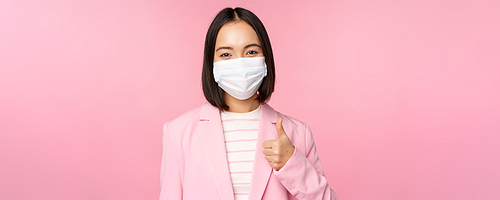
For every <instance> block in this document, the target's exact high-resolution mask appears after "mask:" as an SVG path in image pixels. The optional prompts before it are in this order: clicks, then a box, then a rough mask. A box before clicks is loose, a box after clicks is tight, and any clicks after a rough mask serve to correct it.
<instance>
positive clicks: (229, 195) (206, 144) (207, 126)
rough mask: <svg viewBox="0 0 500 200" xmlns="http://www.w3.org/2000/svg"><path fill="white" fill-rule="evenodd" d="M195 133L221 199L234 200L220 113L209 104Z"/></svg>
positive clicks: (203, 111)
mask: <svg viewBox="0 0 500 200" xmlns="http://www.w3.org/2000/svg"><path fill="white" fill-rule="evenodd" d="M197 132H198V134H199V138H200V143H201V146H202V149H203V151H204V152H205V157H206V158H207V162H208V166H209V168H210V172H211V173H212V177H213V179H214V182H215V186H216V188H217V191H218V192H219V195H220V197H221V199H223V200H234V194H233V187H232V184H231V177H230V176H229V166H228V164H227V155H226V145H225V143H224V135H223V133H222V123H221V119H220V112H219V109H218V108H217V107H214V106H212V105H210V104H209V103H206V104H205V105H204V106H203V107H202V110H201V114H200V125H199V126H198V129H197Z"/></svg>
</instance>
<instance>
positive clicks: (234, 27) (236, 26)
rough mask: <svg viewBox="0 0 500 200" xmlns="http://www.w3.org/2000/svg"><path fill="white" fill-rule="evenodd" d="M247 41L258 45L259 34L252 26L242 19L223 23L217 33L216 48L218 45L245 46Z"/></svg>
mask: <svg viewBox="0 0 500 200" xmlns="http://www.w3.org/2000/svg"><path fill="white" fill-rule="evenodd" d="M249 43H257V44H259V45H260V41H259V36H257V33H256V32H255V30H253V28H252V27H251V26H250V25H249V24H247V23H246V22H244V21H237V22H229V23H226V24H224V25H223V26H222V27H221V28H220V30H219V33H218V34H217V39H216V42H215V46H216V48H217V47H219V46H234V47H239V46H245V45H247V44H249Z"/></svg>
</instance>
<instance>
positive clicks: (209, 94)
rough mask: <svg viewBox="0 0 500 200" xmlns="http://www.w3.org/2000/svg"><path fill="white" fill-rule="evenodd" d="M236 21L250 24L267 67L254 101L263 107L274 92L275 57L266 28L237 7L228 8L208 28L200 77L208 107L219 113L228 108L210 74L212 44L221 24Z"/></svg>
mask: <svg viewBox="0 0 500 200" xmlns="http://www.w3.org/2000/svg"><path fill="white" fill-rule="evenodd" d="M239 20H243V21H244V22H246V23H247V24H249V25H250V26H251V27H252V28H253V29H254V30H255V32H256V33H257V36H258V37H259V40H260V45H261V49H262V53H263V54H264V57H265V61H266V65H267V76H265V77H264V79H263V80H262V84H261V85H260V87H259V89H258V95H257V100H258V101H259V103H266V102H267V101H268V100H269V99H270V98H271V94H272V93H273V91H274V82H275V72H274V57H273V50H272V48H271V42H270V41H269V36H268V35H267V31H266V28H264V25H263V24H262V22H261V21H260V19H259V18H258V17H257V16H256V15H255V14H253V13H252V12H251V11H249V10H247V9H244V8H240V7H236V8H234V9H232V8H229V7H228V8H224V9H223V10H221V11H220V12H219V13H218V14H217V16H215V18H214V20H213V21H212V23H211V24H210V27H209V28H208V31H207V36H206V38H205V50H204V56H203V70H202V73H201V74H202V75H201V80H202V86H203V93H204V94H205V98H206V99H207V101H208V102H209V103H210V104H212V105H213V106H215V107H217V108H219V110H229V106H228V105H227V104H226V101H225V100H224V90H222V88H220V87H219V86H218V85H217V83H216V82H215V78H214V74H213V67H214V66H213V63H214V53H215V52H214V51H215V42H216V39H217V34H218V33H219V30H220V28H221V27H222V26H223V25H224V24H226V23H228V22H233V21H239Z"/></svg>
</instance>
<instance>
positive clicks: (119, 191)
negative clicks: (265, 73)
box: [0, 0, 500, 200]
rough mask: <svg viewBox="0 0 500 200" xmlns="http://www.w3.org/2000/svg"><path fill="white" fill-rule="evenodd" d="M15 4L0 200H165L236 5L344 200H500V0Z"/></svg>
mask: <svg viewBox="0 0 500 200" xmlns="http://www.w3.org/2000/svg"><path fill="white" fill-rule="evenodd" d="M289 2H290V1H267V0H259V1H255V0H254V1H236V0H234V1H213V2H208V1H202V0H200V1H151V0H136V1H124V0H115V1H100V0H95V1H85V2H84V1H79V0H73V1H44V2H43V3H42V2H41V1H35V0H22V1H1V2H0V99H1V100H0V101H1V103H0V113H1V115H0V117H1V118H0V131H1V135H0V162H1V164H0V199H75V200H79V199H82V200H83V199H122V200H126V199H157V198H158V195H159V182H160V177H159V173H160V157H161V133H162V125H163V123H164V122H166V121H168V120H171V119H173V118H174V117H176V116H178V115H180V114H182V113H184V112H186V111H188V110H190V109H192V108H194V107H196V106H199V105H201V104H202V103H204V102H205V99H204V97H203V94H202V91H201V81H200V77H201V64H202V56H203V44H204V37H205V34H206V31H207V29H208V26H209V24H210V22H211V20H212V19H213V18H214V17H215V15H216V13H217V12H218V11H219V10H221V9H222V8H224V7H227V6H230V7H235V6H242V7H245V8H248V9H250V10H251V11H253V12H254V13H255V14H256V15H257V16H259V17H260V19H261V20H262V21H263V23H264V25H265V26H266V28H267V30H268V33H269V35H270V38H271V42H272V45H273V49H274V55H275V62H276V71H277V75H278V76H277V86H276V92H275V93H274V95H273V97H272V100H271V102H270V105H271V106H273V107H274V108H275V109H277V110H278V111H281V112H282V113H285V114H288V115H290V116H293V117H295V118H298V119H300V120H302V121H304V122H307V123H308V124H309V125H310V126H311V128H312V130H313V133H314V136H315V140H316V145H317V148H318V149H319V153H320V158H321V160H322V161H323V167H324V170H325V173H326V174H327V176H328V180H329V183H330V185H331V187H332V188H333V189H334V190H335V191H336V192H337V194H338V195H339V197H340V199H341V200H351V199H352V200H357V199H360V200H365V199H369V200H379V199H380V200H382V199H384V200H387V199H389V200H399V199H408V200H413V199H498V198H499V196H500V190H498V188H500V172H499V170H498V169H499V168H500V162H499V161H498V160H499V157H500V156H499V153H500V147H499V141H500V134H499V133H500V123H499V121H500V120H499V119H500V106H499V104H498V102H500V88H499V86H500V79H499V77H500V68H499V67H500V62H499V59H498V58H499V53H500V51H499V45H500V39H499V38H500V37H499V35H500V29H499V27H500V23H499V22H500V20H499V19H500V11H499V10H500V3H499V1H464V0H453V1H383V0H366V1H348V0H343V1H323V2H321V3H320V2H317V3H311V2H310V1H298V2H294V3H289Z"/></svg>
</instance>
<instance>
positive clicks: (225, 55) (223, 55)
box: [220, 53, 230, 57]
mask: <svg viewBox="0 0 500 200" xmlns="http://www.w3.org/2000/svg"><path fill="white" fill-rule="evenodd" d="M228 56H230V55H229V54H228V53H223V54H221V55H220V57H228Z"/></svg>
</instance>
